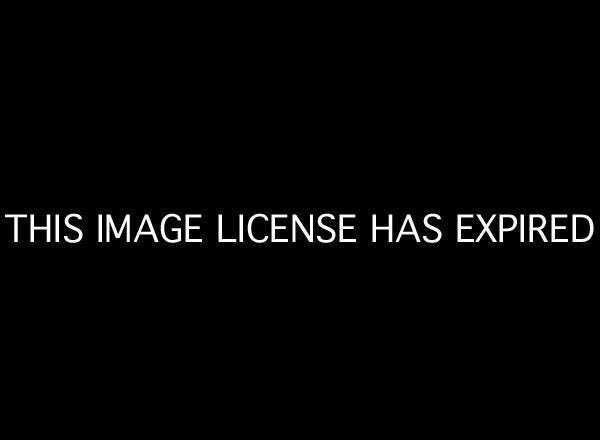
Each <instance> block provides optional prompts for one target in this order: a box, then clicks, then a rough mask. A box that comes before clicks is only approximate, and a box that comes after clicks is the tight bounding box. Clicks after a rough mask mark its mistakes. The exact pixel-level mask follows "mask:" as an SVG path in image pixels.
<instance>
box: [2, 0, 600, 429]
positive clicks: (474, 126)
mask: <svg viewBox="0 0 600 440" xmlns="http://www.w3.org/2000/svg"><path fill="white" fill-rule="evenodd" d="M52 12H57V11H52ZM153 12H157V11H153ZM163 12H164V11H163ZM247 12H248V14H250V12H252V13H253V14H252V15H248V14H246V12H240V11H239V10H237V9H236V11H228V12H227V13H225V14H224V15H223V14H221V15H216V14H215V13H214V12H207V11H204V12H195V13H193V14H190V15H188V14H186V13H184V12H183V11H181V12H178V13H175V15H173V16H171V15H170V14H169V15H167V14H166V13H165V15H164V16H163V14H162V13H161V14H159V15H160V18H156V16H155V15H152V18H151V17H150V16H147V15H146V13H141V12H140V11H137V12H136V13H133V14H125V13H124V12H122V13H119V14H115V15H114V16H112V15H111V16H110V17H107V18H102V19H100V18H99V17H100V15H97V14H100V12H97V13H96V12H95V13H94V14H92V15H85V19H83V18H82V16H78V18H77V19H75V18H74V19H66V23H63V22H62V21H57V20H50V19H48V16H46V17H45V16H44V14H43V13H41V14H40V16H36V17H35V19H34V18H33V15H36V14H33V12H32V11H30V12H28V13H27V14H26V15H25V16H23V17H24V21H19V23H18V24H16V25H15V26H14V29H10V30H8V31H7V39H6V45H5V49H6V50H5V54H4V55H3V66H4V68H3V70H4V72H3V73H4V74H5V79H4V80H3V85H4V87H3V95H4V99H3V110H4V111H3V124H2V125H3V133H4V136H3V137H4V142H3V156H4V158H3V160H2V173H1V176H2V177H1V179H2V188H3V189H2V201H1V202H2V205H1V206H2V213H3V214H4V213H5V212H31V213H67V212H79V213H82V214H86V216H90V215H93V214H94V213H96V212H105V211H107V210H110V211H113V212H124V211H131V212H151V213H153V214H155V215H158V214H160V213H163V212H169V211H175V212H179V213H186V212H190V213H202V214H204V215H205V216H206V217H208V218H211V216H214V215H215V214H216V213H217V212H222V211H229V212H237V211H240V210H243V211H246V212H252V211H256V212H288V213H292V212H294V213H319V212H325V211H327V212H334V213H335V212H356V213H359V215H361V243H360V244H359V245H348V246H342V245H338V246H331V247H326V248H324V247H320V248H318V247H291V246H285V245H283V246H275V245H273V246H268V247H262V248H252V247H244V248H233V249H232V248H218V247H216V246H214V245H210V244H207V245H206V246H199V247H175V248H165V247H158V248H154V247H152V246H138V247H126V246H124V247H116V248H115V247H111V248H102V247H98V246H95V245H94V244H93V243H88V244H83V245H81V246H76V247H63V246H54V247H53V246H39V247H35V248H31V247H27V246H23V247H20V246H10V245H9V243H8V242H7V240H5V241H4V242H3V245H2V254H3V257H5V258H3V263H2V264H3V270H2V273H3V278H4V281H3V284H4V285H5V286H6V287H5V288H4V287H3V289H2V291H3V295H2V301H3V303H4V304H3V307H2V311H3V314H4V315H5V319H3V324H4V327H5V331H4V338H3V339H4V341H5V347H6V348H5V355H6V356H5V358H6V362H5V365H7V366H8V367H9V370H10V373H9V374H8V375H7V376H6V382H7V384H8V385H9V386H10V388H11V389H13V388H14V389H15V393H14V394H11V396H14V397H11V404H10V408H11V412H12V413H13V414H15V415H20V416H23V414H31V410H32V409H34V408H35V409H38V410H40V411H39V412H40V413H41V414H45V415H46V416H47V419H45V420H47V421H46V422H45V423H50V424H52V425H57V426H63V423H67V424H70V423H72V422H73V420H74V419H77V420H78V421H83V422H88V423H86V425H87V426H88V427H89V426H99V427H107V426H109V425H111V424H112V422H113V421H123V420H128V421H131V420H133V421H134V425H136V426H139V427H147V426H150V427H152V428H155V429H158V426H157V425H160V426H163V427H165V428H166V429H167V430H168V431H171V430H174V429H176V428H179V427H181V426H183V425H184V424H183V422H184V421H191V422H192V423H193V424H203V423H205V422H204V421H205V420H207V419H208V420H210V421H212V422H216V423H217V424H218V425H220V426H221V427H222V429H225V430H229V429H239V428H242V429H251V428H255V427H256V428H262V429H265V428H270V429H273V428H274V427H275V426H276V425H278V424H279V423H281V422H283V426H284V427H285V428H286V429H287V431H290V430H291V431H295V430H298V429H307V430H308V432H314V431H312V429H313V428H312V427H313V426H315V422H317V423H318V422H323V421H328V422H330V424H329V425H330V428H329V429H332V431H331V432H336V431H337V430H340V429H344V428H350V429H357V430H358V429H359V428H363V429H365V430H366V431H365V432H372V431H373V430H375V429H383V428H384V427H386V426H387V425H388V424H389V423H391V424H392V426H395V427H396V428H398V427H403V426H408V425H404V424H403V423H404V422H401V420H406V419H408V420H410V421H412V422H413V423H416V424H418V425H420V426H422V428H423V429H426V430H430V429H440V428H441V429H454V428H460V429H465V428H467V427H469V428H471V429H473V428H474V427H475V425H477V424H478V423H481V422H483V425H484V426H485V427H486V428H487V429H488V430H490V429H491V430H497V429H507V430H509V432H510V430H511V429H512V428H511V427H512V426H514V423H515V422H522V421H525V420H528V421H532V420H533V421H534V423H532V424H531V426H532V428H533V429H540V427H548V426H552V427H554V428H558V426H557V425H559V424H560V425H561V426H564V427H566V428H568V429H572V428H573V425H572V423H573V419H572V418H571V416H572V415H573V414H576V415H577V417H578V418H579V419H580V421H581V420H582V419H584V418H585V417H586V414H587V413H588V411H589V410H588V409H586V408H587V405H586V404H585V402H586V396H589V395H590V394H591V393H592V390H593V389H595V388H594V385H593V381H592V375H591V372H592V371H593V369H594V366H595V365H596V364H595V363H594V362H592V359H593V356H592V355H593V348H594V347H593V341H594V339H595V338H596V336H597V327H598V326H597V322H596V320H595V314H596V310H597V304H596V301H595V299H594V297H593V295H594V293H595V290H597V289H596V287H595V283H594V282H593V281H595V279H594V269H595V266H596V262H597V253H596V247H597V238H595V239H594V242H593V243H589V244H587V245H560V244H559V245H552V246H544V245H542V246H523V245H521V246H518V245H515V244H508V245H506V246H486V245H482V246H460V245H458V244H456V243H455V242H454V241H455V240H454V238H455V236H454V225H453V218H454V216H455V215H456V214H457V213H460V212H477V213H487V214H490V213H512V214H518V213H530V212H531V213H545V214H549V213H585V214H588V215H592V216H593V217H594V219H595V220H596V223H597V212H598V211H597V208H596V207H595V205H596V203H595V200H596V199H595V195H594V193H593V188H594V187H595V186H596V184H595V180H596V179H595V178H594V177H595V174H594V160H593V159H592V154H593V152H592V147H593V146H594V145H596V144H597V135H596V133H595V130H594V128H595V121H596V118H597V108H596V107H595V102H596V101H597V85H596V84H595V82H594V81H593V78H595V77H597V69H596V68H595V66H594V65H593V54H594V52H593V46H592V44H591V43H592V40H591V39H589V37H590V36H589V35H588V33H591V32H592V29H591V28H589V27H588V26H587V25H586V23H584V22H583V21H582V19H581V18H580V17H575V18H569V17H567V16H566V15H565V16H563V17H561V19H560V20H559V21H556V19H553V20H550V19H548V18H543V17H541V15H540V14H538V13H536V14H532V15H527V17H526V18H525V14H524V11H521V13H520V14H516V15H514V16H513V15H511V14H509V16H506V15H504V14H501V13H500V11H496V12H494V13H487V12H483V11H481V13H480V15H477V13H476V12H475V11H469V15H467V14H466V11H445V12H440V11H427V12H425V13H420V14H416V13H414V12H412V11H404V12H397V11H395V12H393V13H392V12H385V11H380V12H376V13H374V14H371V13H369V14H367V13H366V11H353V12H354V14H352V15H347V14H346V13H344V14H338V13H332V14H328V15H327V17H326V18H325V14H324V11H321V13H318V14H308V16H307V15H306V14H303V13H301V11H295V12H293V13H285V12H283V11H281V12H280V13H277V12H275V11H272V10H270V11H269V13H268V14H266V12H265V11H262V12H260V11H255V10H253V11H247ZM305 12H306V11H305ZM446 12H453V13H454V14H455V15H446ZM69 13H70V14H73V13H74V12H73V11H70V12H69ZM75 14H76V13H75ZM278 14H280V15H278ZM470 14H474V15H470ZM69 16H70V15H69ZM101 16H102V17H104V15H101ZM184 16H185V18H184ZM357 16H358V17H357ZM257 17H260V19H259V18H257ZM63 18H65V16H63ZM428 212H438V213H440V214H441V215H443V217H444V219H445V220H446V221H447V225H448V227H447V228H445V229H444V233H445V238H444V241H443V243H441V244H440V245H438V246H420V247H417V246H413V245H411V244H410V243H407V244H406V245H401V246H393V247H377V248H376V247H374V246H371V245H369V243H368V241H369V240H368V238H369V234H368V229H367V228H366V225H368V223H364V221H365V220H368V218H369V215H370V214H371V213H380V214H387V213H395V214H405V213H413V214H423V213H428ZM363 229H366V232H365V231H363ZM3 233H5V231H3ZM4 237H6V235H4ZM54 411H56V412H58V413H61V414H63V416H62V417H54V416H52V414H53V412H54ZM36 413H37V412H36ZM65 414H67V416H65ZM172 417H174V418H172ZM92 423H93V424H92ZM578 424H579V423H578ZM49 426H50V425H49ZM202 426H204V425H202ZM202 426H198V427H200V428H201V427H202ZM134 429H138V428H134ZM287 431H282V432H287Z"/></svg>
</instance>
